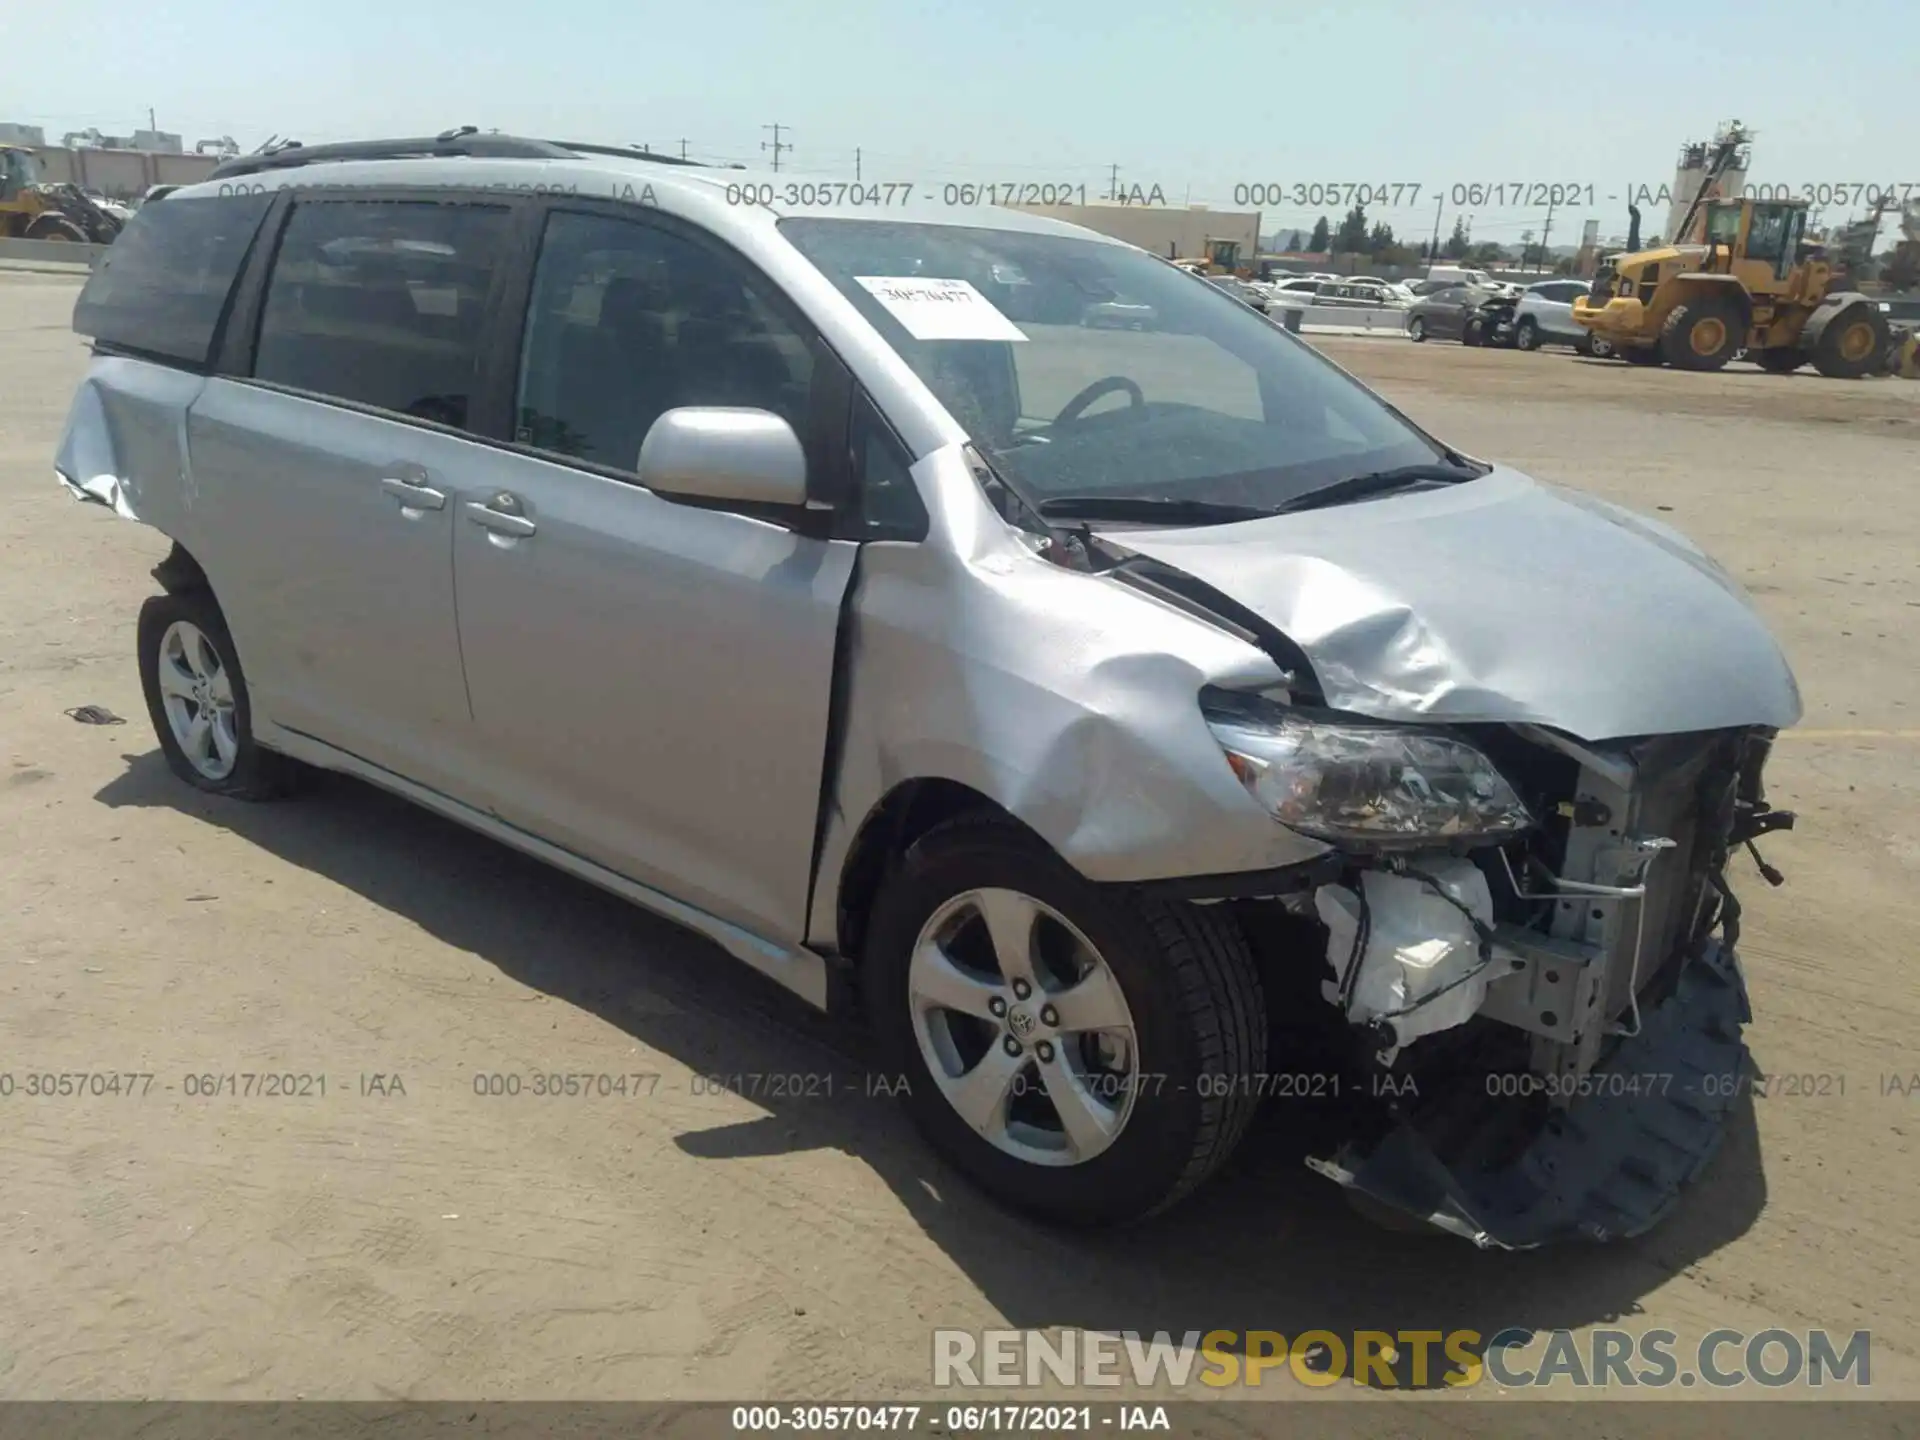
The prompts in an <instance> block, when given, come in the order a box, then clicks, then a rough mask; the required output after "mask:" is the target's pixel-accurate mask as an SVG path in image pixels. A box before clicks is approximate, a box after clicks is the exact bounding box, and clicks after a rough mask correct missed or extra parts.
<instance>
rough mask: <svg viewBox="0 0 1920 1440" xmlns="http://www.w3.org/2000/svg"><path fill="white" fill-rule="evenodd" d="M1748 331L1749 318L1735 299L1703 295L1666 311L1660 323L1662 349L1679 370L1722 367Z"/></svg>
mask: <svg viewBox="0 0 1920 1440" xmlns="http://www.w3.org/2000/svg"><path fill="white" fill-rule="evenodd" d="M1746 333H1747V327H1746V321H1745V319H1744V318H1743V317H1742V316H1741V314H1740V311H1739V310H1738V308H1737V307H1735V306H1734V305H1733V304H1732V302H1730V301H1728V300H1726V299H1723V298H1721V297H1720V296H1717V295H1703V296H1701V297H1700V298H1698V299H1696V300H1688V301H1685V302H1684V303H1682V304H1679V305H1676V306H1674V307H1673V309H1672V310H1670V311H1668V312H1667V318H1666V321H1665V323H1664V324H1662V325H1661V327H1660V350H1661V353H1662V354H1663V355H1664V356H1665V357H1666V361H1667V363H1668V364H1669V365H1671V366H1673V368H1674V369H1676V370H1722V369H1725V368H1726V365H1727V362H1728V361H1730V360H1731V359H1733V357H1734V355H1735V353H1736V352H1737V351H1738V350H1739V349H1740V344H1741V341H1742V340H1743V339H1745V338H1746Z"/></svg>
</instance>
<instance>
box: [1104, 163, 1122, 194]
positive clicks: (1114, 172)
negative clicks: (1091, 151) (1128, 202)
mask: <svg viewBox="0 0 1920 1440" xmlns="http://www.w3.org/2000/svg"><path fill="white" fill-rule="evenodd" d="M1119 198H1120V167H1119V166H1118V165H1109V166H1108V167H1107V199H1109V200H1118V199H1119Z"/></svg>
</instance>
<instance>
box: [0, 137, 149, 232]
mask: <svg viewBox="0 0 1920 1440" xmlns="http://www.w3.org/2000/svg"><path fill="white" fill-rule="evenodd" d="M122 223H123V222H122V221H121V219H120V217H119V216H117V215H115V214H114V213H113V212H112V211H110V210H107V209H105V208H103V207H101V206H100V205H97V204H95V203H94V202H93V200H92V199H90V198H89V197H88V196H87V195H86V193H85V192H84V191H82V190H81V189H80V187H79V186H78V185H64V184H59V183H49V182H48V181H47V180H46V179H45V177H44V175H43V173H42V171H41V168H40V157H39V156H38V155H35V154H34V153H33V152H32V151H31V150H27V149H23V148H22V147H20V146H18V145H0V237H4V238H6V239H10V240H73V241H92V242H93V243H94V244H97V245H105V244H109V243H111V242H112V240H113V238H114V237H115V236H116V235H118V234H119V233H120V230H121V226H122Z"/></svg>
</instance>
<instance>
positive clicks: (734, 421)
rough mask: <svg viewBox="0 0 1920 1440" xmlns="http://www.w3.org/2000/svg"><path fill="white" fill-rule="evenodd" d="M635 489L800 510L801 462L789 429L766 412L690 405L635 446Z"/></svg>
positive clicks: (664, 419) (803, 470)
mask: <svg viewBox="0 0 1920 1440" xmlns="http://www.w3.org/2000/svg"><path fill="white" fill-rule="evenodd" d="M634 469H635V471H636V472H638V474H639V477H640V483H641V484H642V485H644V486H646V487H647V488H648V489H649V490H658V491H660V492H661V493H663V494H666V495H685V496H688V497H690V498H697V499H701V500H732V501H737V502H739V503H741V504H744V505H792V506H799V505H804V504H806V502H807V456H806V451H805V450H803V449H802V448H801V446H800V437H799V436H798V435H796V434H794V433H793V426H791V425H789V424H788V423H787V422H786V421H785V420H782V419H781V418H780V417H779V416H778V415H775V414H774V413H773V412H771V411H769V410H748V409H737V408H733V407H728V406H717V405H716V406H707V405H688V406H682V407H681V408H679V409H677V410H669V411H667V413H666V414H664V415H662V416H661V417H660V418H659V419H658V420H656V421H654V422H653V427H652V428H651V429H650V430H648V431H647V438H646V439H645V440H643V441H641V442H640V459H639V462H638V463H637V464H636V465H635V466H634Z"/></svg>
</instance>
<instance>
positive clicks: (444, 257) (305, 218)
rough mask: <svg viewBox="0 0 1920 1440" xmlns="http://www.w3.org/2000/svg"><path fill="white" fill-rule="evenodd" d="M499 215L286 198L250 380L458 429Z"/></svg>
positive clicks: (471, 382) (465, 417)
mask: <svg viewBox="0 0 1920 1440" xmlns="http://www.w3.org/2000/svg"><path fill="white" fill-rule="evenodd" d="M508 214H509V212H508V211H507V209H506V207H504V206H500V205H469V204H451V203H436V202H433V201H413V200H405V201H401V200H365V201H363V200H350V201H335V200H326V201H319V202H303V203H301V204H299V205H296V206H295V207H294V211H293V214H292V215H291V216H290V217H288V220H287V228H286V231H285V233H284V234H283V235H282V236H281V239H280V249H279V253H278V254H277V255H275V257H274V262H273V275H272V278H271V279H270V280H269V281H268V283H267V296H266V303H265V304H264V305H263V306H262V308H261V313H260V342H259V347H258V349H257V351H256V353H255V357H254V366H253V373H254V378H256V379H259V380H265V381H269V382H271V383H273V384H277V385H285V386H288V387H290V388H292V389H296V390H304V391H308V392H310V393H312V394H316V395H326V396H330V397H333V398H335V399H340V400H350V401H355V402H357V403H359V404H362V405H372V406H376V407H377V408H379V409H382V410H391V411H393V412H394V413H396V414H400V415H406V416H409V417H411V418H413V419H416V420H432V421H437V422H438V423H440V424H442V425H452V426H455V427H457V428H462V429H464V428H466V427H467V426H468V424H469V423H470V418H469V414H468V411H469V407H470V404H471V400H472V396H473V392H474V388H475V385H476V383H477V381H478V379H479V376H480V359H481V349H480V347H481V341H482V338H483V336H484V333H485V326H486V316H487V301H488V296H489V294H490V293H491V288H492V283H493V274H494V270H495V267H496V265H497V263H498V259H499V255H500V252H501V247H502V245H503V243H504V241H505V238H506V232H507V223H508Z"/></svg>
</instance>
